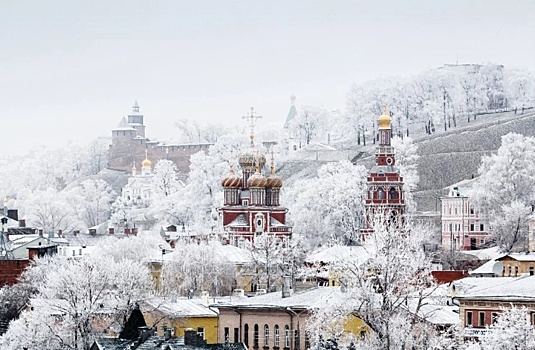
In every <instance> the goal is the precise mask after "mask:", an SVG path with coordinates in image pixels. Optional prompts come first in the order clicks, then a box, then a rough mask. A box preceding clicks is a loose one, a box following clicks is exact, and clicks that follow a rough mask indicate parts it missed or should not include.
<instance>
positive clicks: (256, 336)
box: [253, 324, 258, 347]
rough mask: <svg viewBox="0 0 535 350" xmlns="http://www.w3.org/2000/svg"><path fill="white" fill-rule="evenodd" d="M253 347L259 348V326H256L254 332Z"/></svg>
mask: <svg viewBox="0 0 535 350" xmlns="http://www.w3.org/2000/svg"><path fill="white" fill-rule="evenodd" d="M253 347H258V325H257V324H255V325H254V331H253Z"/></svg>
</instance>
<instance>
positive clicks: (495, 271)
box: [469, 260, 503, 276]
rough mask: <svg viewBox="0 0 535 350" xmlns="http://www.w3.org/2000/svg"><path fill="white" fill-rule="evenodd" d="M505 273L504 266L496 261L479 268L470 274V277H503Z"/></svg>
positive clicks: (488, 262)
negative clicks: (503, 272)
mask: <svg viewBox="0 0 535 350" xmlns="http://www.w3.org/2000/svg"><path fill="white" fill-rule="evenodd" d="M502 271H503V264H502V263H501V262H499V261H496V260H490V261H487V262H486V263H484V264H483V265H481V266H480V267H478V268H477V269H475V270H473V271H471V272H469V274H470V276H477V275H495V276H501V275H502Z"/></svg>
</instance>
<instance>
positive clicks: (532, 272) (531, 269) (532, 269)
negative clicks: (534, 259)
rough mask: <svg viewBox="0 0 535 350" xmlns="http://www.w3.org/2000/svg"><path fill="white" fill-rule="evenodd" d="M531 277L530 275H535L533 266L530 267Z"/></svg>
mask: <svg viewBox="0 0 535 350" xmlns="http://www.w3.org/2000/svg"><path fill="white" fill-rule="evenodd" d="M529 275H530V276H533V275H535V267H533V266H530V267H529Z"/></svg>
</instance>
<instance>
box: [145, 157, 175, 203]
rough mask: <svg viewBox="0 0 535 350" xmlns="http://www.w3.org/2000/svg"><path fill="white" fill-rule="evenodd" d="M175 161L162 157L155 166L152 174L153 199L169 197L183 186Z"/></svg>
mask: <svg viewBox="0 0 535 350" xmlns="http://www.w3.org/2000/svg"><path fill="white" fill-rule="evenodd" d="M177 176H178V170H177V168H176V165H175V163H173V162H172V161H170V160H167V159H162V160H160V161H158V163H156V166H154V171H153V176H152V194H153V200H160V199H162V198H165V197H168V196H170V195H172V194H173V193H175V192H176V191H178V190H179V189H180V188H181V185H180V182H179V181H178V177H177Z"/></svg>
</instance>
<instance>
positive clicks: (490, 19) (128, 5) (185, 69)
mask: <svg viewBox="0 0 535 350" xmlns="http://www.w3.org/2000/svg"><path fill="white" fill-rule="evenodd" d="M0 44H1V47H0V123H1V124H0V125H1V132H2V149H3V150H4V153H7V154H8V155H12V154H16V153H19V152H18V151H16V150H17V149H22V150H24V151H25V150H28V149H29V148H30V147H35V146H36V145H41V144H47V145H50V146H60V145H65V144H66V143H67V141H68V140H69V139H71V140H76V139H79V140H80V139H81V140H83V141H87V142H88V141H90V140H91V139H94V138H96V137H98V136H109V135H111V131H110V130H111V129H112V128H113V127H115V126H116V125H117V124H118V122H119V120H120V118H121V117H122V116H123V115H126V114H128V113H129V111H130V110H131V106H132V104H133V102H134V100H135V99H137V100H138V101H139V104H140V106H141V111H142V112H143V113H144V115H145V124H146V125H147V134H148V135H147V136H149V137H151V138H154V139H159V140H165V139H170V138H172V136H173V132H174V131H175V130H174V128H173V123H174V121H176V120H177V119H180V118H196V119H198V120H201V121H205V122H214V123H216V122H217V123H221V122H224V123H240V122H241V118H240V117H241V116H242V115H243V114H245V113H246V112H247V111H248V110H249V107H250V106H255V109H256V110H257V111H258V112H259V113H260V114H262V115H263V116H264V119H263V120H262V123H278V124H279V125H281V126H282V124H283V122H284V119H285V117H286V114H287V112H288V108H289V103H290V100H289V96H290V95H291V94H292V93H294V94H296V95H297V104H298V105H299V104H312V105H316V104H323V105H324V106H326V107H327V108H329V109H334V108H343V107H344V100H345V94H346V92H347V90H348V88H349V86H350V85H351V84H352V83H353V82H362V81H366V80H369V79H372V78H375V77H377V76H381V75H398V74H403V75H405V74H410V73H416V72H419V71H422V70H425V69H427V68H434V67H438V66H441V65H443V64H444V63H455V61H456V60H457V55H458V57H459V63H481V62H493V63H500V64H505V65H507V66H517V67H526V68H529V69H532V70H533V69H535V1H532V0H525V1H518V0H517V1H493V0H482V1H468V0H459V1H454V0H445V1H429V0H423V1H355V0H353V1H351V0H348V1H335V0H329V1H327V0H322V1H319V0H318V1H316V0H303V1H277V0H270V1H251V0H246V1H221V0H214V1H201V0H195V1H191V0H182V1H180V0H169V1H157V0H150V1H147V0H139V1H136V0H112V1H110V0H102V1H96V0H93V1H74V0H46V1H42V0H34V1H25V0H3V1H0Z"/></svg>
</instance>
